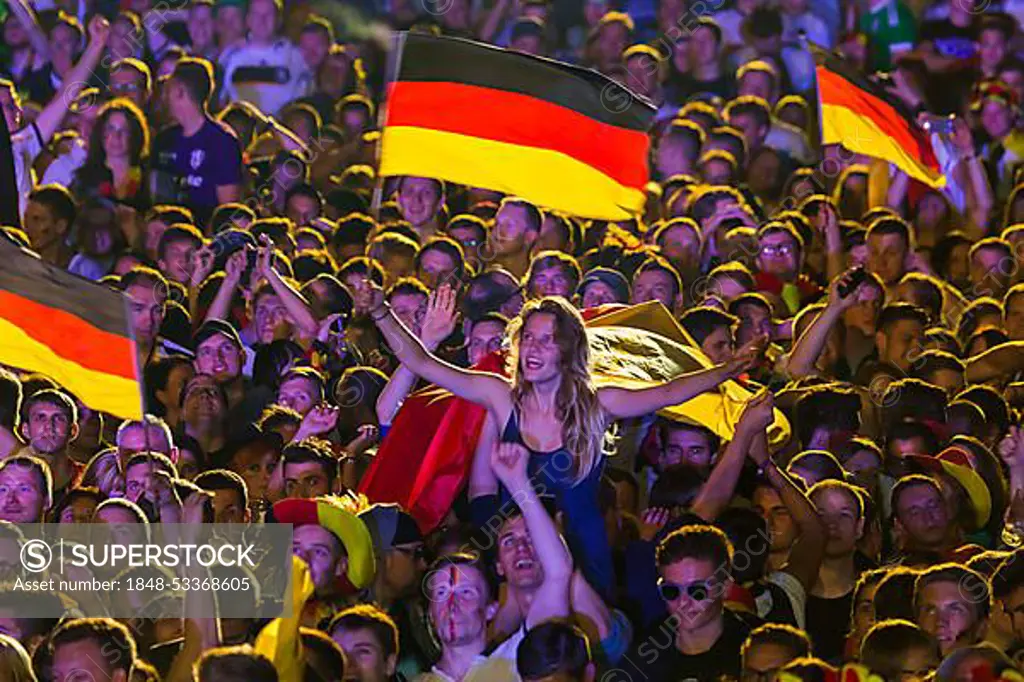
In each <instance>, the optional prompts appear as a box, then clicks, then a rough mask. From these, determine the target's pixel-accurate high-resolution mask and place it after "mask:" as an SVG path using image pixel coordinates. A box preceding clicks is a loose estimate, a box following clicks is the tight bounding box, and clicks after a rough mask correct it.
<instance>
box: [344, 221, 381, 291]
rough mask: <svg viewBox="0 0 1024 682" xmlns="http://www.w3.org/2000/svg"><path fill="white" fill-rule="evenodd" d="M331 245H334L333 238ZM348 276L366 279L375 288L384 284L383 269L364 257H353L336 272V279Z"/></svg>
mask: <svg viewBox="0 0 1024 682" xmlns="http://www.w3.org/2000/svg"><path fill="white" fill-rule="evenodd" d="M335 234H337V233H335ZM332 243H334V242H333V237H332ZM349 275H359V276H361V277H366V278H367V279H369V280H370V281H372V282H373V283H374V284H376V285H377V286H380V285H382V284H384V268H382V267H381V266H380V263H378V262H377V261H374V260H370V259H369V258H367V257H366V256H355V257H353V258H349V259H348V260H347V261H345V263H344V264H343V265H342V266H341V269H339V270H338V279H342V280H343V279H345V278H346V277H348V276H349Z"/></svg>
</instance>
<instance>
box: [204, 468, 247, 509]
mask: <svg viewBox="0 0 1024 682" xmlns="http://www.w3.org/2000/svg"><path fill="white" fill-rule="evenodd" d="M193 483H195V484H196V485H197V486H199V487H200V488H202V489H203V490H208V491H210V492H213V491H215V490H234V491H235V492H236V493H237V494H238V499H239V500H240V501H241V503H242V508H243V509H246V508H248V507H249V489H248V488H247V487H246V485H245V479H243V478H242V477H241V476H239V475H238V474H236V473H235V472H234V471H228V470H227V469H211V470H209V471H204V472H203V473H201V474H199V475H198V476H196V478H195V481H193Z"/></svg>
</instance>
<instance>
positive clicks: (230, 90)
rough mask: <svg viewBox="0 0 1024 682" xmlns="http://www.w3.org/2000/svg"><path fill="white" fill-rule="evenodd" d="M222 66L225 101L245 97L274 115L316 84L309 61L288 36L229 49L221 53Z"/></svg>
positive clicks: (307, 92)
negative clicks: (261, 43) (266, 43)
mask: <svg viewBox="0 0 1024 682" xmlns="http://www.w3.org/2000/svg"><path fill="white" fill-rule="evenodd" d="M221 66H222V67H223V68H224V80H223V81H222V82H223V83H224V88H223V91H222V94H223V99H224V102H225V104H226V103H229V102H236V101H240V100H246V101H249V102H252V103H253V104H255V105H256V106H257V107H259V108H260V111H262V112H263V113H264V114H269V115H271V116H277V114H278V113H279V112H280V111H281V109H282V108H283V107H284V106H285V105H286V104H289V103H291V102H294V101H295V100H297V99H299V98H300V97H304V96H306V95H308V94H309V92H310V90H311V89H312V86H313V74H312V73H311V72H310V70H309V67H308V66H307V65H306V60H305V59H304V58H303V57H302V53H301V52H299V49H298V48H297V47H295V46H294V45H293V44H292V43H291V41H289V40H288V39H286V38H279V39H277V40H275V41H274V42H273V43H271V44H270V45H255V44H253V43H246V44H245V45H241V46H239V47H238V48H237V49H234V50H230V51H227V52H226V53H225V54H224V55H222V56H221ZM239 69H243V71H241V72H240V71H239ZM247 72H248V73H247Z"/></svg>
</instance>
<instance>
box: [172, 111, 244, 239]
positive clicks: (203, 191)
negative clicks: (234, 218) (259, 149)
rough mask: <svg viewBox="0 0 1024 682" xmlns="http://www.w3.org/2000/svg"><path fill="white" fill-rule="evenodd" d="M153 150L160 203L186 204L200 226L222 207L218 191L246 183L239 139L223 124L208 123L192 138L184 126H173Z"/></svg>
mask: <svg viewBox="0 0 1024 682" xmlns="http://www.w3.org/2000/svg"><path fill="white" fill-rule="evenodd" d="M153 148H154V154H153V158H154V160H155V163H154V169H155V170H156V171H157V172H158V176H157V177H158V180H157V196H156V197H155V198H156V200H157V201H158V202H168V203H180V204H184V205H185V206H188V207H189V208H190V209H192V212H193V213H195V216H196V219H197V220H199V221H200V222H205V221H206V219H207V218H208V217H209V215H210V213H212V212H213V209H214V208H216V207H217V204H218V203H219V202H218V201H217V187H220V186H224V185H238V184H241V182H242V152H241V149H240V148H239V145H238V138H237V137H235V134H234V132H233V131H232V130H231V129H230V128H229V127H228V126H227V125H225V124H223V123H219V122H217V121H214V120H212V119H208V120H207V121H206V123H204V124H203V127H202V128H200V129H199V131H198V132H197V133H196V134H195V135H193V136H191V137H185V135H184V134H183V133H182V130H181V126H178V125H175V126H171V127H169V128H166V129H164V130H162V131H161V132H160V134H159V135H157V137H156V142H155V144H154V145H153Z"/></svg>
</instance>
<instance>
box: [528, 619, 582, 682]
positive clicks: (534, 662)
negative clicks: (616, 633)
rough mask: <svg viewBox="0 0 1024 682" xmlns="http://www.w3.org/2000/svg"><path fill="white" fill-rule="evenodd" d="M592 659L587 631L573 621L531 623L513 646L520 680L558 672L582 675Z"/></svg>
mask: <svg viewBox="0 0 1024 682" xmlns="http://www.w3.org/2000/svg"><path fill="white" fill-rule="evenodd" d="M592 660H593V658H592V656H591V653H590V641H589V640H588V639H587V635H586V634H584V632H583V631H582V630H580V629H579V628H578V627H576V626H575V625H572V624H571V623H566V622H564V621H558V620H549V621H545V622H543V623H540V624H539V625H535V626H534V627H533V628H531V629H530V630H528V631H527V633H526V636H525V637H523V639H522V641H521V642H519V646H518V648H517V649H516V670H518V671H519V676H520V677H521V678H522V679H523V682H531V680H540V679H543V678H546V677H548V676H550V675H556V674H559V673H561V674H565V675H569V676H570V677H572V678H574V679H583V678H582V675H583V674H584V672H585V671H586V668H587V666H588V665H589V664H590V663H591V662H592Z"/></svg>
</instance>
